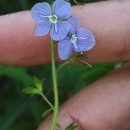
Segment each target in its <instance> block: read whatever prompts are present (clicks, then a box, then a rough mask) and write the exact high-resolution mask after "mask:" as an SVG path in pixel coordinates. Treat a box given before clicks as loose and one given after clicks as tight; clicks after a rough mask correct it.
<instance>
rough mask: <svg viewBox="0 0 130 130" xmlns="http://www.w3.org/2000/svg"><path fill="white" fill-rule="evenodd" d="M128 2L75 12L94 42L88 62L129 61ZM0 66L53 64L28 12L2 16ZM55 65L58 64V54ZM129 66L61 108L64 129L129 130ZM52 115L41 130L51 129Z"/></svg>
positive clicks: (120, 0) (45, 39) (95, 5)
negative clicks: (76, 122) (75, 125)
mask: <svg viewBox="0 0 130 130" xmlns="http://www.w3.org/2000/svg"><path fill="white" fill-rule="evenodd" d="M129 5H130V1H129V0H117V1H116V0H114V1H106V2H98V3H93V4H87V5H85V6H75V7H73V15H74V16H77V17H78V18H79V19H80V21H81V27H85V28H88V29H90V30H91V31H92V32H93V33H94V35H95V38H96V46H95V47H94V49H93V50H91V51H88V52H85V53H84V55H88V59H87V61H88V62H89V63H91V64H92V63H104V62H113V61H129V60H130V38H129V36H130V6H129ZM0 28H1V30H0V64H2V65H13V66H31V65H38V64H46V63H49V62H50V46H49V40H50V39H49V36H45V37H36V36H35V35H34V30H35V23H34V22H33V20H32V18H31V16H30V12H27V11H26V12H20V13H14V14H10V15H6V16H0ZM56 59H57V61H60V60H59V58H58V55H57V58H56ZM129 68H130V65H126V66H125V67H123V68H122V69H119V70H116V71H114V72H113V73H111V74H109V75H108V76H106V77H104V78H103V79H101V80H99V81H97V82H95V83H93V84H92V85H90V86H89V87H87V88H85V89H84V90H82V91H81V92H79V93H78V94H77V95H75V96H73V97H72V98H71V99H70V100H69V101H67V102H66V103H65V104H64V105H63V106H62V107H61V108H60V112H59V117H58V123H60V124H61V126H62V127H63V128H65V127H66V126H67V125H68V124H70V123H71V122H72V119H71V118H70V116H69V115H70V114H69V113H71V116H72V117H74V118H75V119H78V120H79V121H80V123H81V125H82V127H83V128H84V130H129V129H130V123H129V122H130V105H129V102H130V94H129V93H130V80H129V77H130V69H129ZM50 122H51V116H49V117H48V118H47V119H46V120H45V121H44V122H43V123H42V124H41V126H40V127H39V128H38V130H49V126H50Z"/></svg>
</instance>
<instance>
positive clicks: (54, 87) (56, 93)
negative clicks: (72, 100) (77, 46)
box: [51, 39, 59, 130]
mask: <svg viewBox="0 0 130 130" xmlns="http://www.w3.org/2000/svg"><path fill="white" fill-rule="evenodd" d="M53 44H54V42H53V40H52V39H51V61H52V77H53V89H54V115H53V120H52V126H51V130H55V126H56V121H57V116H58V107H59V99H58V86H57V74H56V67H55V54H54V45H53Z"/></svg>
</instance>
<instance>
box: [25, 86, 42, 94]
mask: <svg viewBox="0 0 130 130" xmlns="http://www.w3.org/2000/svg"><path fill="white" fill-rule="evenodd" d="M23 92H24V93H26V94H33V95H34V94H41V91H40V90H39V89H37V88H33V87H28V88H25V89H24V90H23Z"/></svg>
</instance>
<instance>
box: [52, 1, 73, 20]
mask: <svg viewBox="0 0 130 130" xmlns="http://www.w3.org/2000/svg"><path fill="white" fill-rule="evenodd" d="M52 11H53V13H54V14H55V15H56V16H57V17H58V18H59V19H60V20H64V19H68V18H69V17H70V16H71V14H72V9H71V4H70V3H69V2H66V1H64V0H56V1H55V2H54V3H53V6H52Z"/></svg>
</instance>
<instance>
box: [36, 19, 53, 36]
mask: <svg viewBox="0 0 130 130" xmlns="http://www.w3.org/2000/svg"><path fill="white" fill-rule="evenodd" d="M50 27H51V23H50V22H48V21H47V22H43V23H38V24H37V26H36V31H35V34H36V36H44V35H46V34H48V33H49V31H50Z"/></svg>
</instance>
